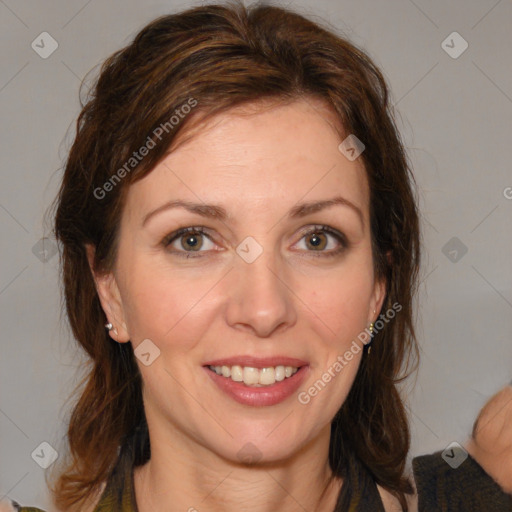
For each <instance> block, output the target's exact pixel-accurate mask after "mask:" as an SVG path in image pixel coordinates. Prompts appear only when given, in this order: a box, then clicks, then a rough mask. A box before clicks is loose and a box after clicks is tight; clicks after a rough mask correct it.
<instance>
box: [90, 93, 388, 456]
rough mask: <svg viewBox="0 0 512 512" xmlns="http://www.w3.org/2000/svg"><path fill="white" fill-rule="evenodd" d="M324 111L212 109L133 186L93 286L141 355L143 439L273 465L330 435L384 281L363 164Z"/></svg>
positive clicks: (308, 105) (313, 106)
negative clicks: (146, 434) (112, 253)
mask: <svg viewBox="0 0 512 512" xmlns="http://www.w3.org/2000/svg"><path fill="white" fill-rule="evenodd" d="M334 123H335V118H334V117H333V115H332V114H331V113H330V112H329V111H328V110H326V109H325V108H324V107H323V106H322V105H321V104H319V103H317V102H314V101H313V100H310V101H309V100H308V101H307V102H306V101H304V100H301V101H298V102H296V103H293V104H289V105H287V106H280V107H276V108H272V109H268V110H266V111H261V112H259V113H255V114H251V115H246V116H237V115H234V111H231V112H230V113H226V114H222V115H218V116H217V117H216V118H215V120H214V123H210V124H209V125H207V126H205V127H203V128H202V129H201V130H200V131H199V132H198V134H197V135H196V136H195V137H194V138H192V139H191V140H190V141H188V142H186V143H185V144H184V145H182V146H180V147H178V149H176V150H175V151H174V152H172V153H171V154H169V155H168V156H166V158H165V159H164V160H162V161H161V163H160V164H159V165H157V166H156V167H155V168H154V170H153V171H152V172H151V173H150V174H149V175H147V176H146V177H145V178H144V179H143V180H141V181H139V182H137V183H135V184H133V185H132V186H131V187H130V189H129V191H128V195H127V202H126V205H125V209H124V211H123V216H122V221H121V230H120V243H119V252H118V259H117V263H116V267H115V270H114V272H113V274H112V275H111V276H107V279H100V280H98V282H97V284H98V289H99V291H100V296H101V299H102V304H103V307H104V309H105V312H106V313H107V316H108V319H109V321H111V322H112V323H113V324H114V327H115V328H116V329H117V332H118V334H117V335H115V334H112V336H113V337H114V338H115V339H116V340H118V341H121V342H126V341H128V340H129V341H131V343H132V344H133V348H134V350H135V351H136V354H137V356H138V359H137V364H138V366H139V368H140V371H141V374H142V377H143V383H144V403H145V410H146V415H147V418H148V424H149V428H150V435H151V436H152V442H153V438H154V437H157V436H158V438H159V439H160V440H162V442H163V440H165V439H167V440H169V442H170V443H172V442H173V441H172V440H173V439H174V440H176V439H180V447H185V446H186V447H195V448H197V449H199V450H203V449H206V450H207V451H208V453H210V454H211V453H212V452H213V453H214V454H217V455H219V456H221V457H224V458H227V459H229V460H233V461H237V460H242V459H243V460H248V459H251V458H252V459H261V460H262V461H263V460H268V461H275V460H279V459H284V458H286V457H290V456H291V455H292V454H294V453H296V452H297V451H298V450H299V449H300V448H302V447H304V446H305V445H306V444H308V443H311V442H314V441H315V440H318V439H319V437H321V436H325V434H326V433H327V432H328V431H329V426H330V423H331V421H332V419H333V417H334V415H335V413H336V412H337V410H338V409H339V408H340V406H341V404H342V403H343V402H344V400H345V398H346V396H347V394H348V392H349V390H350V387H351V385H352V383H353V381H354V378H355V375H356V373H357V369H358V366H359V363H360V360H361V357H362V350H359V351H356V350H354V347H356V344H355V343H353V342H354V340H356V341H357V339H358V338H357V337H358V335H359V334H360V333H361V332H362V331H364V329H365V328H367V326H368V323H369V322H371V321H374V320H375V317H376V314H375V313H374V310H376V311H379V310H380V307H381V304H382V301H383V299H384V295H383V294H384V289H385V288H384V283H382V282H376V281H375V279H374V272H373V261H372V252H371V238H370V226H369V192H368V185H367V181H366V176H365V170H364V168H363V164H362V162H361V159H360V158H358V159H356V160H354V161H350V160H349V159H347V158H346V157H345V156H344V155H343V154H342V153H341V152H340V150H339V149H338V146H339V144H340V142H342V141H341V139H340V138H339V136H338V134H337V132H336V131H335V130H334V128H333V125H334ZM337 198H339V201H337V202H335V203H328V204H329V205H328V206H324V207H322V205H321V203H322V202H324V201H325V202H328V201H332V200H335V199H337ZM341 198H342V199H341ZM177 201H182V202H185V203H187V204H192V203H193V204H195V205H197V206H195V207H194V208H193V209H194V210H195V211H191V210H190V209H187V208H185V207H182V206H174V207H169V208H166V207H165V205H169V204H172V203H174V202H177ZM315 205H317V206H315ZM155 210H157V212H156V213H152V212H154V211H155ZM220 212H222V213H220ZM180 228H190V229H191V230H192V232H191V233H185V234H181V235H179V236H175V235H174V233H175V232H176V231H177V230H179V229H180ZM197 229H201V230H202V232H197ZM308 233H309V234H308ZM314 233H316V235H315V234H314ZM169 235H172V236H169ZM112 277H113V279H111V278H112ZM148 340H149V341H148ZM141 343H142V344H141ZM351 347H352V350H350V349H351ZM357 347H359V348H360V347H361V343H360V342H359V341H358V342H357ZM347 351H348V352H351V353H352V358H351V359H350V360H348V357H347V356H346V353H347ZM349 357H350V356H349ZM341 360H343V361H344V363H341V364H342V365H343V368H342V369H341V370H340V369H339V365H336V364H335V363H336V361H338V362H340V361H341ZM209 365H213V366H219V367H220V368H218V371H219V372H220V373H222V372H224V374H222V375H218V374H217V373H216V372H215V371H213V370H212V369H211V368H209ZM287 366H288V367H292V369H291V371H290V369H289V368H288V369H287V368H286V367H287ZM222 367H224V368H222ZM244 367H247V368H244ZM294 367H299V370H297V372H295V370H294ZM254 368H256V370H255V369H254ZM262 368H266V369H262ZM335 368H337V370H336V369H335ZM294 372H295V373H294ZM326 372H327V373H329V374H330V376H331V378H330V379H328V377H325V373H326ZM290 373H292V374H291V375H290ZM225 375H230V376H229V377H228V376H225ZM322 375H324V376H323V377H322ZM276 378H277V380H276ZM240 379H244V380H242V382H240ZM319 380H320V381H321V383H320V384H318V382H317V381H319ZM255 382H258V383H260V382H263V384H260V385H258V386H254V385H251V383H252V384H254V383H255ZM315 382H317V386H316V388H315V387H314V384H315ZM265 383H269V384H265ZM312 387H313V390H312V391H311V389H312ZM308 390H309V391H308ZM327 437H328V436H327ZM174 442H175V441H174Z"/></svg>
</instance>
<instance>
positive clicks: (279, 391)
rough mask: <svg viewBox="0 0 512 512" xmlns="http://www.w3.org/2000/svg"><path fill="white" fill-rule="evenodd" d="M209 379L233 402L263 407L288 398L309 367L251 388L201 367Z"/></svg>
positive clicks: (303, 367)
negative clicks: (274, 381)
mask: <svg viewBox="0 0 512 512" xmlns="http://www.w3.org/2000/svg"><path fill="white" fill-rule="evenodd" d="M203 368H204V369H205V371H206V372H207V373H208V375H209V376H210V378H211V379H212V380H213V382H215V384H217V386H218V387H219V388H220V389H221V391H224V393H226V394H227V395H228V396H230V397H231V398H233V400H235V401H237V402H238V403H241V404H244V405H251V406H253V407H262V406H265V405H276V404H279V403H281V402H284V401H285V400H286V399H287V398H289V397H290V396H291V395H292V394H293V393H294V392H295V391H297V389H298V388H299V386H300V385H301V384H302V381H303V380H304V378H305V377H306V373H307V371H308V369H309V366H307V365H306V366H301V367H300V368H299V369H298V370H297V371H296V372H295V373H294V374H293V375H292V376H291V377H287V378H285V379H284V380H282V381H280V382H276V383H275V384H272V385H271V386H262V387H252V386H246V385H245V384H244V383H243V382H235V381H234V380H232V379H230V378H227V377H223V376H222V375H217V374H216V373H215V372H214V371H213V370H210V369H209V368H208V367H207V366H203Z"/></svg>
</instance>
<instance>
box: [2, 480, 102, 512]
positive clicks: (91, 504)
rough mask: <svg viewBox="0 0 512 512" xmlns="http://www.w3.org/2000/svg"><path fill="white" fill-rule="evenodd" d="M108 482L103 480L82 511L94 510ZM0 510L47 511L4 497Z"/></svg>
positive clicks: (18, 511)
mask: <svg viewBox="0 0 512 512" xmlns="http://www.w3.org/2000/svg"><path fill="white" fill-rule="evenodd" d="M106 485H107V484H106V482H103V483H102V484H101V485H100V487H99V489H98V491H97V492H96V493H95V494H94V496H92V497H91V498H90V499H89V500H88V501H87V503H85V504H84V505H83V508H82V509H81V511H82V512H94V511H95V510H96V507H97V505H98V503H99V501H100V499H101V497H102V496H103V491H104V490H105V487H106ZM0 512H46V511H45V510H43V509H41V508H37V507H23V506H21V505H20V504H19V503H17V502H16V501H13V500H10V499H8V498H4V499H2V500H0Z"/></svg>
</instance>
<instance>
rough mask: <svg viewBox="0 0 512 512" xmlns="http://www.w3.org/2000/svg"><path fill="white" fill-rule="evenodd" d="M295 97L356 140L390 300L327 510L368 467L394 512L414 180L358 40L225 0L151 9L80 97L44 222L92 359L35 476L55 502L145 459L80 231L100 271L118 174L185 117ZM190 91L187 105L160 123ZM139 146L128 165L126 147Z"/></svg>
mask: <svg viewBox="0 0 512 512" xmlns="http://www.w3.org/2000/svg"><path fill="white" fill-rule="evenodd" d="M308 98H311V99H319V100H321V101H322V102H323V103H324V104H326V105H328V106H329V108H330V109H331V110H332V111H333V112H334V113H335V114H336V116H337V118H338V119H339V121H340V125H341V126H342V127H343V128H344V130H345V131H346V134H355V135H356V136H357V137H358V138H359V139H360V140H361V141H363V143H364V144H365V146H366V149H365V151H364V152H363V153H362V155H361V157H360V158H362V160H363V163H364V166H365V169H366V172H367V177H368V183H369V188H370V222H371V232H372V251H373V255H374V265H375V274H376V276H377V277H380V276H385V277H386V279H387V295H386V300H385V302H384V305H383V307H382V311H387V310H389V309H390V308H392V306H393V305H396V304H399V305H400V306H401V310H400V313H398V314H397V315H396V317H395V318H394V319H393V320H392V321H389V322H387V323H386V325H385V326H384V328H382V329H381V330H380V331H379V332H378V333H377V334H376V335H375V338H374V341H373V344H372V347H373V348H372V353H371V356H370V357H369V356H368V355H366V351H365V354H364V356H363V359H362V362H361V365H360V368H359V371H358V373H357V376H356V379H355V382H354V384H353V386H352V388H351V391H350V393H349V395H348V397H347V399H346V401H345V402H344V404H343V405H342V407H341V408H340V410H339V411H338V413H337V414H336V416H335V418H334V419H333V422H332V428H331V443H330V451H329V463H330V465H331V468H332V471H333V473H334V475H337V476H341V477H343V478H344V484H343V486H342V488H341V491H340V494H339V497H338V502H337V505H336V508H335V510H336V511H341V510H349V509H350V510H354V509H358V508H357V504H358V503H359V501H360V499H361V496H362V495H363V493H364V492H365V489H366V488H367V486H369V485H371V484H372V480H374V481H375V482H376V483H377V484H379V485H381V486H382V487H384V488H385V489H387V490H388V491H389V492H391V493H392V494H393V495H394V496H396V497H397V498H398V499H399V501H400V503H401V504H402V508H403V509H404V510H407V505H406V501H405V494H404V493H412V491H413V489H412V486H411V482H410V480H409V479H408V478H406V477H405V475H404V472H405V465H406V457H407V454H408V451H409V447H410V432H409V426H408V419H407V415H406V411H405V407H404V403H403V401H402V398H401V396H400V393H399V391H398V389H397V386H396V385H397V383H399V382H401V381H403V380H404V379H405V378H406V377H408V376H409V375H410V374H411V373H412V372H413V371H415V370H416V369H417V366H418V364H419V351H418V346H417V341H416V335H415V332H414V326H413V310H412V309H413V308H412V301H413V298H414V295H415V293H416V289H417V275H418V270H419V264H420V232H419V222H418V212H417V206H416V201H415V197H414V191H413V187H412V185H413V183H414V178H413V176H412V173H411V171H410V165H409V162H408V159H407V156H406V154H405V150H404V147H403V144H402V142H401V138H400V135H399V132H398V129H397V127H396V125H395V121H394V113H393V111H392V107H391V105H390V104H389V98H388V89H387V85H386V82H385V80H384V78H383V76H382V74H381V72H380V71H379V69H378V68H377V67H376V66H375V65H374V63H373V62H372V61H371V59H370V58H369V57H368V55H367V54H366V53H365V52H363V51H362V50H361V49H359V48H357V47H356V46H355V45H353V44H351V43H350V42H348V41H347V40H346V39H344V38H342V37H340V36H338V35H336V34H335V33H334V31H333V30H331V29H329V28H326V27H322V26H321V25H320V24H318V23H314V22H313V21H310V20H308V19H307V18H305V17H303V16H302V15H299V14H298V13H294V12H291V11H290V10H287V9H284V8H280V7H275V6H270V5H265V4H253V5H252V6H250V7H244V5H243V4H242V3H241V2H237V1H233V2H228V3H225V4H223V5H219V4H217V5H205V6H200V7H195V8H191V9H188V10H186V11H183V12H181V13H178V14H173V15H168V16H163V17H160V18H158V19H156V20H154V21H152V22H151V23H150V24H149V25H147V26H146V27H144V28H143V30H141V32H140V33H138V34H137V36H136V37H135V39H134V41H133V42H132V43H131V44H129V45H128V46H126V47H125V48H123V49H121V50H119V51H117V52H115V53H114V54H113V55H112V56H110V57H109V58H108V59H107V60H106V61H105V62H104V63H103V65H102V68H101V72H100V74H99V77H98V79H97V81H96V82H95V85H94V87H93V89H92V92H91V94H90V95H89V96H88V97H87V99H86V100H85V101H84V102H83V103H82V107H83V108H82V111H81V113H80V115H79V117H78V120H77V124H76V130H77V131H76V136H75V139H74V142H73V144H72V147H71V149H70V151H69V155H68V158H67V162H66V165H65V172H64V176H63V180H62V184H61V187H60V190H59V193H58V196H57V197H56V199H55V202H56V205H57V210H56V213H55V225H54V230H55V236H56V238H57V239H58V240H59V242H61V245H62V249H61V250H62V253H61V255H60V257H61V273H62V282H63V285H64V295H65V305H66V310H67V314H68V317H69V322H70V325H71V328H72V331H73V334H74V336H75V337H76V339H77V340H78V342H79V344H80V345H81V347H83V349H84V350H85V351H86V352H87V354H88V356H89V357H90V361H89V364H90V369H89V370H90V371H88V373H87V375H86V376H85V378H84V380H83V381H82V382H81V383H80V385H79V387H77V389H76V390H75V394H76V395H77V397H78V399H77V401H76V404H75V405H74V408H73V410H72V413H71V416H70V419H69V427H68V431H67V439H68V442H69V452H70V453H69V460H66V461H65V464H66V465H65V467H63V468H59V471H60V473H59V474H58V475H57V477H55V478H54V480H55V481H54V482H52V483H51V484H49V485H50V488H51V491H52V493H53V497H54V501H55V504H56V505H57V506H58V507H59V508H62V509H65V510H66V511H74V510H79V507H80V505H81V504H83V503H84V502H85V501H86V500H87V499H88V497H90V496H91V495H92V494H93V493H95V492H96V491H97V490H98V488H99V485H100V484H101V483H102V482H104V481H105V480H107V479H108V478H112V479H113V478H114V477H116V475H122V474H123V471H122V470H127V469H129V468H131V467H132V466H137V465H141V464H143V463H145V462H146V461H147V460H148V459H149V458H150V445H149V436H148V429H147V424H146V420H145V414H144V407H143V401H142V392H141V390H142V381H141V375H140V373H139V370H138V367H137V364H136V362H135V357H134V355H133V349H132V346H131V344H130V343H115V342H113V341H112V340H111V338H110V337H109V335H108V333H107V332H106V330H105V327H104V324H105V322H106V317H105V314H104V312H103V310H102V307H101V304H100V301H99V298H98V295H97V292H96V288H95V283H94V280H93V276H92V274H91V271H90V267H89V263H88V260H87V255H86V250H85V244H92V245H94V247H95V249H96V251H95V260H94V268H95V270H96V271H97V272H109V271H111V270H112V268H113V265H114V263H115V260H116V248H117V241H118V228H119V224H120V218H121V214H122V211H123V205H124V202H125V197H126V192H127V190H128V188H129V185H130V184H131V183H133V182H135V181H137V180H139V179H141V178H143V177H144V176H146V175H147V174H148V173H149V172H151V170H152V169H153V168H154V166H155V165H156V164H157V163H158V162H159V161H160V160H161V159H162V158H163V156H164V155H165V154H166V152H167V151H169V148H170V147H171V143H172V142H173V141H175V140H177V139H176V137H177V135H178V134H180V133H183V130H184V128H185V127H190V126H192V120H194V119H199V120H205V119H207V118H211V117H212V116H214V115H216V114H218V113H221V112H225V111H227V110H229V109H231V108H232V107H235V106H241V105H243V104H244V105H251V104H257V103H261V102H262V101H264V102H269V103H270V104H272V102H275V103H276V104H277V103H283V102H289V101H294V100H300V99H308ZM193 102H196V104H195V105H196V106H195V108H194V109H193V111H192V112H190V113H189V114H187V115H185V116H181V115H179V116H178V117H179V118H180V119H179V122H178V123H177V124H176V123H174V121H173V122H171V121H170V119H171V117H172V116H175V117H176V116H177V115H178V114H179V112H185V111H186V112H188V111H189V110H190V109H188V110H187V109H185V108H184V107H183V105H187V104H188V105H192V104H193ZM177 111H178V112H177ZM176 119H177V118H176ZM171 124H172V126H171ZM162 127H167V129H162ZM159 128H160V130H159ZM340 142H341V141H340ZM150 144H151V148H152V149H151V151H149V152H148V154H147V155H146V156H145V157H144V158H141V159H140V161H137V162H136V163H135V162H132V164H133V165H131V164H130V165H129V166H127V162H130V158H131V157H132V156H133V152H134V151H138V150H139V149H140V148H141V147H142V146H143V145H146V146H147V147H149V145H150ZM153 144H154V145H153ZM122 168H124V169H125V171H126V172H120V169H122ZM114 175H116V176H117V178H116V177H115V176H114ZM121 175H122V176H121ZM114 178H115V182H114V181H113V180H114ZM107 182H109V183H111V184H113V185H112V186H109V187H106V186H105V185H104V184H105V183H107ZM107 189H108V193H103V192H101V193H100V192H98V191H100V190H103V191H105V190H107ZM99 196H101V197H99ZM411 360H412V361H413V362H414V363H415V364H414V365H413V369H412V370H411V371H410V372H407V370H408V368H409V364H410V363H411ZM402 372H403V373H402ZM116 478H117V477H116Z"/></svg>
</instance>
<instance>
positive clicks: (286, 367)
mask: <svg viewBox="0 0 512 512" xmlns="http://www.w3.org/2000/svg"><path fill="white" fill-rule="evenodd" d="M203 368H204V369H205V371H206V372H207V374H208V376H209V377H210V378H211V379H212V380H213V382H214V383H215V384H216V385H217V387H218V388H219V389H220V390H221V391H223V392H224V393H225V394H227V395H228V396H230V397H231V398H233V399H234V400H235V401H237V402H239V403H242V404H245V405H251V406H264V405H275V404H277V403H280V402H282V401H284V400H286V399H287V398H288V397H290V395H292V394H293V393H294V392H295V391H296V390H297V389H298V387H299V386H300V384H301V383H302V381H303V380H304V378H305V377H306V374H307V373H308V370H309V364H308V363H307V362H305V361H302V360H299V359H292V358H284V357H280V358H277V357H276V358H266V359H256V358H252V357H241V358H240V357H239V358H231V359H223V360H217V361H210V362H208V363H207V364H205V365H203Z"/></svg>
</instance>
